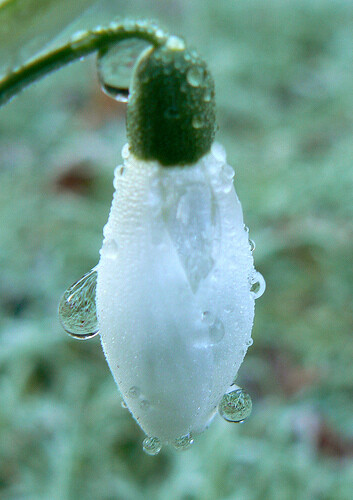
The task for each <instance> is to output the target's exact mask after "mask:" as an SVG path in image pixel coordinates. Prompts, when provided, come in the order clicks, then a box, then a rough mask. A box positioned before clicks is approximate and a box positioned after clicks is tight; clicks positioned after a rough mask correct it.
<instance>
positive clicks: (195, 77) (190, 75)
mask: <svg viewBox="0 0 353 500" xmlns="http://www.w3.org/2000/svg"><path fill="white" fill-rule="evenodd" d="M204 78H205V70H204V69H203V68H201V67H200V66H191V68H190V69H189V70H188V72H187V74H186V79H187V81H188V82H189V83H190V85H191V86H192V87H200V86H201V85H202V83H203V81H204Z"/></svg>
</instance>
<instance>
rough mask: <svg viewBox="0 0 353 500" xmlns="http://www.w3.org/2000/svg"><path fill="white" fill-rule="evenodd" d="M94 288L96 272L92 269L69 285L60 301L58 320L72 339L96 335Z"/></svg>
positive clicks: (97, 327)
mask: <svg viewBox="0 0 353 500" xmlns="http://www.w3.org/2000/svg"><path fill="white" fill-rule="evenodd" d="M96 286H97V270H96V268H94V269H92V270H91V271H90V272H89V273H87V274H85V275H84V276H83V277H82V278H80V279H79V280H78V281H76V283H74V284H73V285H71V286H70V287H69V288H68V289H67V290H66V291H65V292H64V294H63V296H62V298H61V300H60V303H59V319H60V322H61V324H62V326H63V328H64V330H65V331H66V332H67V333H68V334H69V335H71V336H72V337H75V338H77V339H82V340H85V339H90V338H92V337H94V336H95V335H97V334H98V329H99V325H98V319H97V311H96Z"/></svg>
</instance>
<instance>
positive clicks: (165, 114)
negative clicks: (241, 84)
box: [127, 37, 215, 166]
mask: <svg viewBox="0 0 353 500" xmlns="http://www.w3.org/2000/svg"><path fill="white" fill-rule="evenodd" d="M130 90H131V94H130V99H129V103H128V107H127V135H128V140H129V143H130V148H131V151H132V153H133V154H135V156H137V157H139V158H141V159H144V160H157V161H159V162H160V163H161V164H162V165H164V166H173V165H187V164H193V163H195V162H196V161H197V160H199V158H201V157H202V156H203V155H204V154H206V153H207V152H208V151H209V149H210V147H211V144H212V142H213V139H214V134H215V92H214V82H213V79H212V76H211V74H210V72H209V71H208V69H207V66H206V63H205V62H204V61H203V60H202V59H201V58H200V57H199V56H198V54H197V53H196V52H195V51H189V50H187V49H185V46H184V43H183V41H182V40H181V39H179V38H177V37H170V38H169V40H168V41H167V43H166V44H165V45H163V46H161V47H158V48H154V49H151V50H149V51H148V52H147V53H146V54H145V55H144V56H143V57H142V59H141V60H140V62H139V64H138V65H137V66H136V69H135V72H134V76H133V80H132V85H131V89H130Z"/></svg>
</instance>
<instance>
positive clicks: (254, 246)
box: [249, 238, 256, 252]
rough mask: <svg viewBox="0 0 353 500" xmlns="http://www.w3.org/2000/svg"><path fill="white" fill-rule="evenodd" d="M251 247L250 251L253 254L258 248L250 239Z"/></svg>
mask: <svg viewBox="0 0 353 500" xmlns="http://www.w3.org/2000/svg"><path fill="white" fill-rule="evenodd" d="M249 245H250V251H251V252H253V251H254V250H255V248H256V244H255V241H254V240H251V239H250V238H249Z"/></svg>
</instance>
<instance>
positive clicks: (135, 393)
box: [128, 385, 141, 399]
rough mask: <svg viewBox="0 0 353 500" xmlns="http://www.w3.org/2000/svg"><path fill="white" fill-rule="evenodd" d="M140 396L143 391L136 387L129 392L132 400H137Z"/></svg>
mask: <svg viewBox="0 0 353 500" xmlns="http://www.w3.org/2000/svg"><path fill="white" fill-rule="evenodd" d="M140 394H141V389H140V388H139V387H136V386H135V385H133V386H132V387H130V389H129V391H128V396H129V397H130V398H132V399H137V398H138V397H139V395H140Z"/></svg>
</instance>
